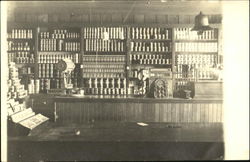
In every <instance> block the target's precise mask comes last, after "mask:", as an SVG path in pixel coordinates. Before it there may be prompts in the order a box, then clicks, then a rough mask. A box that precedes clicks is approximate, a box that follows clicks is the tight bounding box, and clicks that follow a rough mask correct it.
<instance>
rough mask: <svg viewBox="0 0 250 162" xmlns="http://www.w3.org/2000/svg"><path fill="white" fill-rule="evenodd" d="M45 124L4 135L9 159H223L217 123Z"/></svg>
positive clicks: (220, 136) (221, 133)
mask: <svg viewBox="0 0 250 162" xmlns="http://www.w3.org/2000/svg"><path fill="white" fill-rule="evenodd" d="M147 124H148V125H147V126H140V125H138V124H137V123H125V122H94V123H85V124H81V125H76V124H70V125H58V124H55V123H48V124H47V125H44V126H42V127H40V128H37V129H35V130H33V131H32V132H31V133H30V134H29V136H26V137H9V140H8V158H9V161H13V162H15V161H39V160H40V161H41V160H43V161H48V160H52V161H65V160H70V161H71V160H81V161H101V160H105V161H110V160H115V161H117V160H118V161H119V160H130V161H131V160H132V161H133V160H144V161H149V160H201V159H222V158H223V157H224V144H223V129H222V124H220V123H214V124H191V123H188V124H185V123H182V124H176V123H175V124H174V123H147Z"/></svg>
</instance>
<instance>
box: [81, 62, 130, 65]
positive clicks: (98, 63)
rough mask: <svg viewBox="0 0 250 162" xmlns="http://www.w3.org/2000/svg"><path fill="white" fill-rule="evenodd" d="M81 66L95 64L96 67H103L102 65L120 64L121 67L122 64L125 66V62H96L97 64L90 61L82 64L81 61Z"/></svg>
mask: <svg viewBox="0 0 250 162" xmlns="http://www.w3.org/2000/svg"><path fill="white" fill-rule="evenodd" d="M82 64H89V65H95V64H97V65H100V64H101V65H104V64H115V65H116V64H118V65H121V64H122V65H123V64H126V62H125V61H123V62H98V61H97V62H91V61H89V62H88V61H86V62H84V61H83V62H82Z"/></svg>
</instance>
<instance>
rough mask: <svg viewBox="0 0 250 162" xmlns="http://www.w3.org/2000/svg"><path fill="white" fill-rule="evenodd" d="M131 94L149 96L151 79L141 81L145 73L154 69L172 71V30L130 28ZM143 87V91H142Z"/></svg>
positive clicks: (162, 28)
mask: <svg viewBox="0 0 250 162" xmlns="http://www.w3.org/2000/svg"><path fill="white" fill-rule="evenodd" d="M129 35H130V51H129V62H130V64H131V70H130V73H129V89H130V91H129V93H130V94H133V95H145V94H147V93H148V92H147V91H148V90H149V87H150V85H149V84H150V83H149V79H150V77H149V78H147V79H145V78H144V79H143V80H142V79H140V75H142V73H143V72H145V71H150V69H152V68H160V69H162V68H163V69H170V71H171V67H172V53H171V30H170V29H169V28H164V27H130V34H129ZM142 87H143V89H144V90H143V91H140V89H141V88H142Z"/></svg>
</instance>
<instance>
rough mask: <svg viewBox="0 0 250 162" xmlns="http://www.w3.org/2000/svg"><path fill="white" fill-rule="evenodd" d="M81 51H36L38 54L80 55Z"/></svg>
mask: <svg viewBox="0 0 250 162" xmlns="http://www.w3.org/2000/svg"><path fill="white" fill-rule="evenodd" d="M80 52H81V51H37V53H38V54H40V53H80Z"/></svg>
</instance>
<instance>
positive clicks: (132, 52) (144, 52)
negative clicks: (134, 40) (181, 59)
mask: <svg viewBox="0 0 250 162" xmlns="http://www.w3.org/2000/svg"><path fill="white" fill-rule="evenodd" d="M129 53H130V54H137V55H138V54H143V55H144V54H166V53H167V54H169V53H171V51H167V52H146V51H143V52H139V51H131V52H129Z"/></svg>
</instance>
